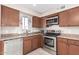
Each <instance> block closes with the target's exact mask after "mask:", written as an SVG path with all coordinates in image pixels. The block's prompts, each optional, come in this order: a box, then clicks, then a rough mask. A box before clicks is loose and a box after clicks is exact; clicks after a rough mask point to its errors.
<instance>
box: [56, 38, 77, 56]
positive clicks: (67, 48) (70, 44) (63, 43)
mask: <svg viewBox="0 0 79 59" xmlns="http://www.w3.org/2000/svg"><path fill="white" fill-rule="evenodd" d="M57 54H58V55H79V41H78V40H73V39H68V38H60V37H58V38H57Z"/></svg>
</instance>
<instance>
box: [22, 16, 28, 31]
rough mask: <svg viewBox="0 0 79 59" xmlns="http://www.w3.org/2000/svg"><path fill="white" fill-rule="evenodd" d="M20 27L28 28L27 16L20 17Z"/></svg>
mask: <svg viewBox="0 0 79 59" xmlns="http://www.w3.org/2000/svg"><path fill="white" fill-rule="evenodd" d="M22 29H26V30H28V29H29V18H28V17H26V16H23V17H22Z"/></svg>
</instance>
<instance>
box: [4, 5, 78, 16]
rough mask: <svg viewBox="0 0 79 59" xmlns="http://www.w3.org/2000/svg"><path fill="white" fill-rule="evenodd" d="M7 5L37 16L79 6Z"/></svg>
mask: <svg viewBox="0 0 79 59" xmlns="http://www.w3.org/2000/svg"><path fill="white" fill-rule="evenodd" d="M4 5H5V6H8V7H11V8H15V9H17V10H20V11H22V12H25V13H27V14H30V15H33V16H34V15H35V16H39V17H42V16H46V15H49V14H53V13H56V12H60V11H63V10H66V9H69V8H72V7H76V6H79V4H78V5H76V4H4Z"/></svg>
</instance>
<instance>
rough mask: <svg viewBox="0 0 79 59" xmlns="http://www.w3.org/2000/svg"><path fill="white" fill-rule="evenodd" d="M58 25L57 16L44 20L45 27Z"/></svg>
mask: <svg viewBox="0 0 79 59" xmlns="http://www.w3.org/2000/svg"><path fill="white" fill-rule="evenodd" d="M58 24H59V19H58V16H54V17H51V18H47V19H46V27H49V26H52V25H58Z"/></svg>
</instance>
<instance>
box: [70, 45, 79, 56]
mask: <svg viewBox="0 0 79 59" xmlns="http://www.w3.org/2000/svg"><path fill="white" fill-rule="evenodd" d="M69 55H79V46H76V45H69Z"/></svg>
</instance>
